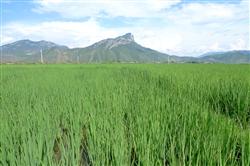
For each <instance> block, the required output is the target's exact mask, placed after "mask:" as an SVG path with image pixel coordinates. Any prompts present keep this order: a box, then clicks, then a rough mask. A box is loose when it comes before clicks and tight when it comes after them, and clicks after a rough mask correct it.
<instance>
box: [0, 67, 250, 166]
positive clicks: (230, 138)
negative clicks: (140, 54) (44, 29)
mask: <svg viewBox="0 0 250 166" xmlns="http://www.w3.org/2000/svg"><path fill="white" fill-rule="evenodd" d="M1 73H2V75H1V78H2V79H1V82H0V84H1V88H0V93H1V98H0V102H1V105H0V109H1V110H0V131H1V134H0V165H11V166H13V165H18V166H20V165H21V166H27V165H119V166H120V165H144V166H153V165H250V74H249V73H250V66H249V65H205V64H203V65H199V64H179V65H177V64H170V65H164V64H158V65H156V64H155V65H133V64H131V65H128V64H124V65H121V64H113V65H106V64H98V65H94V64H93V65H4V66H2V70H1Z"/></svg>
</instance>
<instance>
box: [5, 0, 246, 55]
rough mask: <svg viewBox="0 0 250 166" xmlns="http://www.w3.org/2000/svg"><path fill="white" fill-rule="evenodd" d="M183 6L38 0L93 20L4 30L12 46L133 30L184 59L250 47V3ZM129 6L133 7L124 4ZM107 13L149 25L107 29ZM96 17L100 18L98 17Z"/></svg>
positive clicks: (82, 41) (74, 41) (87, 40)
mask: <svg viewBox="0 0 250 166" xmlns="http://www.w3.org/2000/svg"><path fill="white" fill-rule="evenodd" d="M133 2H134V1H133ZM178 2H179V0H176V1H168V0H165V1H164V0H155V1H153V0H147V1H146V2H144V1H139V0H136V2H134V3H132V1H126V2H125V0H123V1H122V0H118V1H117V0H116V1H114V0H110V1H106V2H105V3H104V2H103V1H98V0H94V1H91V3H87V2H86V1H85V3H83V2H82V1H81V2H76V1H74V2H73V1H63V0H43V1H39V2H36V3H38V4H39V8H36V10H37V11H39V12H56V13H59V14H61V15H62V16H64V17H67V18H81V17H88V16H89V17H91V18H90V19H89V20H87V21H51V22H40V23H36V24H29V23H21V22H19V23H17V22H16V23H9V24H7V25H5V26H4V27H3V40H2V41H3V42H4V43H9V42H12V41H14V40H19V39H23V38H29V39H32V40H49V41H53V42H56V43H58V44H64V45H68V46H70V47H84V46H88V45H90V44H93V43H94V42H97V41H99V40H102V39H105V38H110V37H116V36H119V35H122V34H125V33H127V32H131V33H133V34H134V36H135V40H136V41H137V42H138V43H139V44H141V45H143V46H146V47H149V48H152V49H156V50H159V51H162V52H166V53H170V54H176V55H182V56H187V55H194V56H197V55H200V54H202V53H205V52H208V51H225V50H232V49H234V50H236V49H250V47H249V45H250V43H249V14H248V13H249V3H248V2H247V1H242V2H241V3H240V4H213V3H189V4H183V5H182V6H179V7H177V8H171V6H172V5H175V4H178ZM125 4H127V6H123V5H125ZM138 4H139V5H138ZM165 9H167V10H165ZM103 12H105V13H106V14H107V15H105V16H103V17H108V16H109V17H116V16H125V17H135V16H136V17H141V18H142V19H144V20H148V21H145V22H143V21H142V22H139V21H138V22H132V23H131V24H132V25H133V26H123V27H118V28H117V27H112V26H111V27H103V26H102V24H100V22H98V21H97V20H99V19H100V17H101V16H100V15H101V13H103ZM96 16H98V17H99V18H98V19H96V18H95V17H96ZM152 17H156V18H158V19H161V20H162V22H160V23H157V21H156V20H157V19H156V20H154V19H153V21H152ZM101 18H102V17H101ZM131 24H130V25H131Z"/></svg>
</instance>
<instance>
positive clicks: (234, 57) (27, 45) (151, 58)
mask: <svg viewBox="0 0 250 166" xmlns="http://www.w3.org/2000/svg"><path fill="white" fill-rule="evenodd" d="M0 48H1V50H2V58H1V59H2V61H1V63H39V62H40V60H41V52H40V51H41V50H42V54H43V58H44V62H45V63H103V62H104V63H106V62H125V63H126V62H127V63H169V62H171V63H172V62H174V63H250V51H249V50H233V51H227V52H208V53H206V54H203V55H201V56H199V57H180V56H175V55H168V54H165V53H161V52H159V51H156V50H153V49H150V48H147V47H143V46H141V45H140V44H138V43H137V42H136V41H135V40H134V36H133V34H132V33H126V34H125V35H122V36H118V37H116V38H107V39H103V40H101V41H98V42H96V43H94V44H92V45H89V46H87V47H83V48H69V47H67V46H65V45H58V44H56V43H53V42H49V41H45V40H40V41H31V40H29V39H24V40H19V41H15V42H13V43H9V44H6V45H2V46H0Z"/></svg>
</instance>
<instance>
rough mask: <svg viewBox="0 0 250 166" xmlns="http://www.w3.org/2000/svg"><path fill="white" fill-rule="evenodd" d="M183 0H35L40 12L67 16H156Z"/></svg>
mask: <svg viewBox="0 0 250 166" xmlns="http://www.w3.org/2000/svg"><path fill="white" fill-rule="evenodd" d="M180 2H181V0H171V1H169V0H106V1H105V0H91V1H90V0H82V1H66V0H56V1H54V0H35V3H37V4H38V5H39V7H37V8H35V9H34V10H35V11H37V12H40V13H44V12H56V13H59V14H60V15H62V16H63V17H66V18H82V17H98V16H99V17H100V16H102V15H106V16H109V17H117V16H123V17H154V16H157V15H159V14H160V13H161V12H162V10H163V9H168V8H170V7H171V6H173V5H175V4H178V3H180Z"/></svg>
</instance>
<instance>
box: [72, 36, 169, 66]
mask: <svg viewBox="0 0 250 166" xmlns="http://www.w3.org/2000/svg"><path fill="white" fill-rule="evenodd" d="M73 52H74V53H75V54H77V55H78V56H79V61H80V62H90V63H91V62H140V63H142V62H163V61H167V60H168V56H169V55H167V54H163V53H160V52H158V51H155V50H152V49H150V48H145V47H143V46H141V45H139V44H138V43H136V42H135V40H134V37H133V35H132V34H131V33H127V34H125V35H123V36H119V37H117V38H109V39H105V40H102V41H99V42H97V43H94V44H93V45H91V46H88V47H86V48H80V49H73ZM170 59H171V60H173V57H170Z"/></svg>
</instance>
